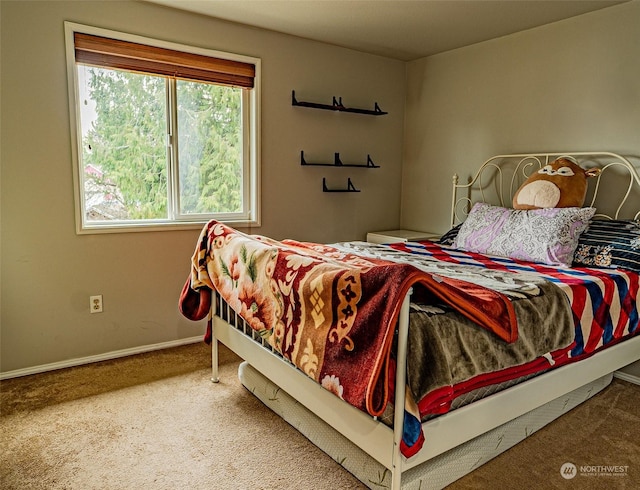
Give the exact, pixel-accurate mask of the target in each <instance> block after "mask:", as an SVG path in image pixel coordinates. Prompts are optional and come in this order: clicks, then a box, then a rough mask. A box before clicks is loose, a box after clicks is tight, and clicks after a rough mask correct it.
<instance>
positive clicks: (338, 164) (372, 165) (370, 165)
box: [300, 150, 380, 168]
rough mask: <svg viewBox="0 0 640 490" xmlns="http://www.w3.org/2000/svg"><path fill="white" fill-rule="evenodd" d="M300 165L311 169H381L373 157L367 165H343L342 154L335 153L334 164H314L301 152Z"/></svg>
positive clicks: (368, 159)
mask: <svg viewBox="0 0 640 490" xmlns="http://www.w3.org/2000/svg"><path fill="white" fill-rule="evenodd" d="M300 165H308V166H310V167H358V168H380V165H376V164H375V163H373V160H371V156H370V155H367V163H342V160H341V159H340V153H337V152H336V153H334V155H333V163H312V162H307V161H306V160H305V159H304V150H301V151H300Z"/></svg>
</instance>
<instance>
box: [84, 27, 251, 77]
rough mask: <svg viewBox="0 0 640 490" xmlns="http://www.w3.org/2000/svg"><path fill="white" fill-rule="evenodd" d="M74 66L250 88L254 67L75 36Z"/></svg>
mask: <svg viewBox="0 0 640 490" xmlns="http://www.w3.org/2000/svg"><path fill="white" fill-rule="evenodd" d="M74 47H75V56H76V63H84V64H87V65H93V66H99V67H102V68H117V69H121V70H129V71H136V72H142V73H149V74H155V75H163V76H167V77H175V78H181V79H187V80H198V81H201V82H211V83H218V84H222V85H231V86H234V87H243V88H253V86H254V77H255V65H253V64H252V63H245V62H241V61H233V60H226V59H222V58H215V57H211V56H205V55H200V54H195V53H187V52H184V51H176V50H173V49H167V48H160V47H157V46H148V45H146V44H139V43H133V42H129V41H122V40H119V39H111V38H108V37H102V36H94V35H91V34H84V33H80V32H76V33H74Z"/></svg>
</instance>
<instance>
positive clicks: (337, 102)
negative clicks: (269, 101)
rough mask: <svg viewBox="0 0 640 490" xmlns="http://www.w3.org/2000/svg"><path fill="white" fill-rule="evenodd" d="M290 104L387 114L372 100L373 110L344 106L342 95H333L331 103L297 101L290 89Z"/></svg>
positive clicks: (358, 112)
mask: <svg viewBox="0 0 640 490" xmlns="http://www.w3.org/2000/svg"><path fill="white" fill-rule="evenodd" d="M291 105H293V106H298V107H310V108H312V109H323V110H326V111H337V112H352V113H355V114H368V115H370V116H382V115H384V114H388V113H387V112H384V111H383V110H382V109H380V106H379V105H378V103H377V102H374V107H373V110H370V109H357V108H354V107H345V106H344V105H343V104H342V97H338V99H336V98H335V97H333V103H331V104H319V103H317V102H304V101H298V100H297V99H296V91H295V90H292V91H291Z"/></svg>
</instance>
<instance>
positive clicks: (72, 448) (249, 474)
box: [0, 344, 640, 490]
mask: <svg viewBox="0 0 640 490" xmlns="http://www.w3.org/2000/svg"><path fill="white" fill-rule="evenodd" d="M210 363H211V361H210V355H209V349H208V347H207V346H205V345H203V344H195V345H189V346H184V347H178V348H174V349H167V350H164V351H158V352H153V353H147V354H141V355H138V356H131V357H128V358H123V359H118V360H113V361H106V362H101V363H96V364H91V365H87V366H80V367H76V368H70V369H64V370H59V371H55V372H50V373H43V374H38V375H33V376H27V377H23V378H17V379H11V380H5V381H2V382H0V409H1V412H0V413H1V417H0V450H1V453H0V488H2V489H3V490H14V489H15V490H27V489H47V490H49V489H82V490H93V489H109V490H111V489H113V490H116V489H126V490H130V489H131V490H138V489H175V490H180V489H205V488H206V489H252V490H253V489H265V490H266V489H296V490H297V489H331V490H333V489H336V490H338V489H362V488H365V487H364V486H363V485H362V484H361V483H360V482H359V481H358V480H356V479H355V478H354V477H353V476H351V475H350V474H349V473H348V472H346V471H345V470H344V469H342V467H340V466H339V465H338V464H337V463H336V462H335V461H333V460H332V459H331V458H329V457H328V456H327V455H325V454H324V453H322V452H321V451H320V450H318V449H317V448H316V447H315V446H313V445H312V444H311V443H310V442H309V441H307V439H305V438H304V437H303V436H301V435H300V434H299V433H298V432H297V431H295V430H294V429H293V428H292V427H290V426H289V425H288V424H286V423H285V422H284V421H282V420H281V419H280V418H279V417H277V416H276V415H275V414H273V413H272V412H271V411H270V410H268V409H266V408H265V407H264V405H262V404H261V403H260V402H259V401H258V400H257V399H256V398H254V397H253V396H252V395H251V394H250V393H249V392H248V391H247V390H245V389H244V388H243V387H242V386H241V385H240V383H239V381H238V378H237V375H236V371H237V366H238V363H239V359H238V358H237V357H236V356H235V355H233V354H232V353H230V352H229V351H227V350H226V349H221V363H222V367H221V382H220V383H219V384H212V383H210V381H209V377H210ZM639 407H640V386H636V385H632V384H630V383H626V382H623V381H619V380H614V382H613V384H612V385H611V386H610V387H608V388H607V389H606V390H605V391H604V392H603V393H601V394H599V395H597V396H596V397H594V398H593V399H592V400H590V401H589V402H587V403H586V404H583V405H582V406H580V407H578V408H576V409H574V410H573V411H571V412H570V413H569V414H567V415H566V416H564V417H562V418H561V419H559V420H558V421H556V422H553V423H552V424H550V425H549V426H547V427H546V428H544V429H543V430H541V431H539V432H538V433H536V434H534V435H533V436H532V437H530V438H529V439H527V440H526V441H524V442H523V443H521V444H519V445H518V446H516V447H514V448H512V449H511V450H509V451H507V452H506V453H505V454H503V455H502V456H500V457H498V458H496V459H494V460H493V461H491V462H489V463H487V464H486V465H484V466H482V467H481V468H479V469H478V470H476V471H475V472H473V473H472V474H470V475H468V476H466V477H464V478H463V479H461V480H458V481H457V482H455V483H454V484H453V485H451V486H450V489H451V490H462V489H517V490H525V489H549V488H550V489H556V488H557V489H600V488H602V489H618V488H620V489H639V488H640V411H639ZM569 461H571V462H573V463H575V464H576V465H590V466H593V465H600V466H602V465H616V466H627V469H626V471H625V472H624V474H621V475H618V476H613V475H612V474H606V475H605V474H598V475H593V476H584V475H582V476H578V477H576V478H574V479H572V480H565V479H564V478H562V477H561V475H560V467H561V466H562V464H563V463H565V462H569Z"/></svg>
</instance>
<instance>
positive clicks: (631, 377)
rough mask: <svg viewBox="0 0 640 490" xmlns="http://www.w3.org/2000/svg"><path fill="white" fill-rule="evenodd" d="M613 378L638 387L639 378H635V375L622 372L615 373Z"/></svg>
mask: <svg viewBox="0 0 640 490" xmlns="http://www.w3.org/2000/svg"><path fill="white" fill-rule="evenodd" d="M613 376H614V377H616V378H619V379H621V380H622V381H627V382H629V383H633V384H636V385H640V377H638V376H636V375H635V374H630V373H625V372H624V371H615V372H614V373H613Z"/></svg>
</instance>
